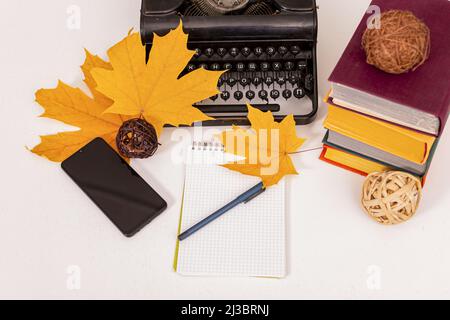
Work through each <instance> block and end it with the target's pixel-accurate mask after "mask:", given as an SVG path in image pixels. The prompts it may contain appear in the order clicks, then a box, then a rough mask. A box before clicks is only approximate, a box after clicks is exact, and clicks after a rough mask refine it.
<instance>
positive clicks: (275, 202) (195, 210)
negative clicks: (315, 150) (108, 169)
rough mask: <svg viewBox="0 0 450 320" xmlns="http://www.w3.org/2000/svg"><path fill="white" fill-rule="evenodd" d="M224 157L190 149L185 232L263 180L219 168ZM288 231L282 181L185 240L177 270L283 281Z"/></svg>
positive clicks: (183, 218)
mask: <svg viewBox="0 0 450 320" xmlns="http://www.w3.org/2000/svg"><path fill="white" fill-rule="evenodd" d="M222 159H223V152H222V151H211V150H195V151H192V158H191V161H190V162H191V163H190V164H188V165H187V169H186V181H185V193H184V200H183V208H182V219H181V231H184V230H187V229H188V228H189V227H191V226H193V225H194V224H196V223H197V222H199V221H201V220H202V219H204V218H205V217H207V216H209V215H210V214H211V213H213V212H215V211H216V210H218V209H220V208H221V207H223V206H224V205H226V204H227V203H229V202H230V201H232V200H233V199H235V198H236V197H237V196H239V195H241V194H242V193H244V192H245V191H247V190H248V189H250V188H251V187H253V186H254V185H256V184H257V183H258V182H260V180H259V179H258V178H256V177H250V176H245V175H242V174H240V173H237V172H233V171H230V170H228V169H225V168H223V167H221V166H219V165H217V163H221V162H222V163H223V161H222ZM205 162H207V163H205ZM212 162H213V163H212ZM285 229H286V226H285V183H284V181H282V182H280V183H279V185H276V186H274V187H271V188H269V189H268V190H267V191H266V192H264V193H263V194H261V195H260V196H258V197H257V198H255V199H253V200H252V201H250V202H249V203H247V204H241V205H239V206H237V207H236V208H234V209H233V210H231V211H229V212H228V213H226V214H225V215H223V216H222V217H220V218H219V219H217V220H216V221H214V222H212V223H211V224H209V225H207V226H206V227H204V228H203V229H202V230H200V231H198V232H197V233H196V234H194V235H192V236H191V237H189V238H188V239H186V240H184V241H181V242H180V243H179V247H178V259H177V272H179V273H180V274H182V275H192V276H195V275H198V276H200V275H211V276H255V277H276V278H282V277H284V276H285V273H286V251H285V250H286V230H285Z"/></svg>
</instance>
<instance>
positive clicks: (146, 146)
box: [116, 119, 159, 159]
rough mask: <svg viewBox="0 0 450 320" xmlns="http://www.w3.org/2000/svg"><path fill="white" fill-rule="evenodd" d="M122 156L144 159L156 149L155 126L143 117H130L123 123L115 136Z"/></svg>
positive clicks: (156, 136)
mask: <svg viewBox="0 0 450 320" xmlns="http://www.w3.org/2000/svg"><path fill="white" fill-rule="evenodd" d="M116 144H117V148H118V149H119V152H120V154H121V155H122V156H124V157H126V158H130V159H134V158H137V159H146V158H149V157H151V156H153V155H154V154H155V152H156V151H157V150H158V146H159V143H158V135H157V134H156V130H155V128H154V127H153V126H152V125H151V124H150V123H148V122H147V121H145V120H144V119H131V120H128V121H126V122H124V123H123V125H122V126H121V127H120V129H119V132H118V133H117V137H116Z"/></svg>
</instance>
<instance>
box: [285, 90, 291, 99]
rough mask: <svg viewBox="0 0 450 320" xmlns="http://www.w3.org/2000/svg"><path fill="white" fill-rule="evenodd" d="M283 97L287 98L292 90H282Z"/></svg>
mask: <svg viewBox="0 0 450 320" xmlns="http://www.w3.org/2000/svg"><path fill="white" fill-rule="evenodd" d="M283 97H284V98H285V99H286V100H287V99H290V98H291V97H292V91H291V90H289V89H285V90H283Z"/></svg>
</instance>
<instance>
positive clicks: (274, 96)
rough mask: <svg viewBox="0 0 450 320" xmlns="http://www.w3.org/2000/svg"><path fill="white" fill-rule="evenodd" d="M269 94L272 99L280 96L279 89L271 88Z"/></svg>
mask: <svg viewBox="0 0 450 320" xmlns="http://www.w3.org/2000/svg"><path fill="white" fill-rule="evenodd" d="M270 96H271V97H272V99H274V100H276V99H278V98H279V97H280V91H278V90H276V89H273V90H272V91H270Z"/></svg>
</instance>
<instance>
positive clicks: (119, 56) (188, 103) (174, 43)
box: [92, 23, 223, 135]
mask: <svg viewBox="0 0 450 320" xmlns="http://www.w3.org/2000/svg"><path fill="white" fill-rule="evenodd" d="M187 41H188V36H187V34H185V33H184V32H183V26H182V24H181V23H180V25H179V26H178V28H177V29H175V30H172V31H170V32H169V33H168V34H167V35H165V36H163V37H160V36H158V35H156V34H155V35H154V38H153V44H152V50H151V52H150V56H149V62H148V63H146V61H145V47H144V46H143V45H142V43H141V38H140V36H139V34H138V33H130V34H129V35H128V36H127V37H126V38H125V39H124V40H122V41H121V42H119V43H118V44H117V45H115V46H114V47H112V48H111V49H110V50H109V51H108V56H109V59H110V62H111V65H112V67H113V70H106V69H104V68H103V69H94V70H93V71H92V75H93V77H94V79H95V81H96V82H97V83H98V87H97V89H98V90H99V91H100V92H102V93H103V94H105V95H106V96H108V97H110V98H111V99H112V100H114V104H113V105H112V106H111V107H110V108H109V109H108V110H107V111H106V112H110V113H116V114H124V115H130V116H140V115H143V116H144V118H145V119H146V120H147V122H149V123H151V124H152V125H153V126H154V127H155V129H156V131H157V133H158V135H159V134H160V133H161V131H162V129H163V126H164V125H165V124H170V125H173V126H179V125H191V124H192V123H194V122H197V121H206V120H212V118H210V117H208V116H207V115H205V114H204V113H202V112H201V111H200V110H198V109H197V108H195V107H193V106H192V105H193V104H194V103H196V102H199V101H202V100H204V99H207V98H209V97H212V96H214V95H216V94H218V93H219V91H218V89H217V83H218V81H219V78H220V76H221V75H222V74H223V71H207V70H205V69H203V68H200V69H197V70H195V71H192V72H190V73H188V74H187V75H185V76H183V77H181V78H179V76H180V74H181V73H182V71H183V70H184V69H185V67H186V65H187V64H188V62H189V61H190V60H191V59H192V57H193V56H194V54H195V51H192V50H188V49H187Z"/></svg>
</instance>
